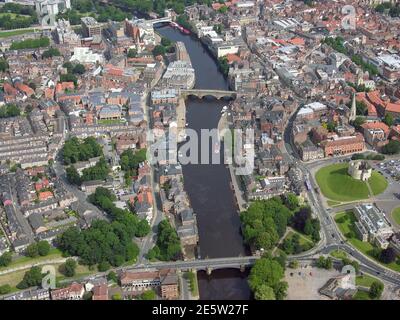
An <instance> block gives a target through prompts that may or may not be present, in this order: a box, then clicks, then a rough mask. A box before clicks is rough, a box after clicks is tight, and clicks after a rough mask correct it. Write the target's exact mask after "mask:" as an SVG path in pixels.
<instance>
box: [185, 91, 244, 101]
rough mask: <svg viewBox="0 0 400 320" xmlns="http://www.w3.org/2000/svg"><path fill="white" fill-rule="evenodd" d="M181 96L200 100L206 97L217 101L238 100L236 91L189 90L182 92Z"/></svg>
mask: <svg viewBox="0 0 400 320" xmlns="http://www.w3.org/2000/svg"><path fill="white" fill-rule="evenodd" d="M181 95H182V96H183V97H185V98H187V97H189V96H194V97H197V98H199V99H202V98H204V97H214V98H216V99H222V98H225V99H236V96H237V94H236V92H235V91H227V90H213V89H187V90H184V89H182V90H181Z"/></svg>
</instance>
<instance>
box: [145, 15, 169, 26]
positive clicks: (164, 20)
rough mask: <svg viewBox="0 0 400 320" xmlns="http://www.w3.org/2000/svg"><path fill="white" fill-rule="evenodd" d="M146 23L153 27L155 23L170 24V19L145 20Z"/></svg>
mask: <svg viewBox="0 0 400 320" xmlns="http://www.w3.org/2000/svg"><path fill="white" fill-rule="evenodd" d="M146 22H149V23H151V24H153V25H155V24H157V23H167V22H172V18H171V17H164V18H159V19H153V20H147V21H146Z"/></svg>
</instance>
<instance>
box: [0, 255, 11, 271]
mask: <svg viewBox="0 0 400 320" xmlns="http://www.w3.org/2000/svg"><path fill="white" fill-rule="evenodd" d="M11 261H12V253H11V252H4V253H3V254H2V255H1V256H0V267H7V266H9V265H10V263H11Z"/></svg>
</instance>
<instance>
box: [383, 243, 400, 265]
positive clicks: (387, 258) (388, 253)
mask: <svg viewBox="0 0 400 320" xmlns="http://www.w3.org/2000/svg"><path fill="white" fill-rule="evenodd" d="M379 260H380V261H382V262H383V263H386V264H388V263H392V262H394V261H395V260H396V251H394V249H393V248H391V247H389V248H386V249H383V250H382V251H381V254H380V256H379Z"/></svg>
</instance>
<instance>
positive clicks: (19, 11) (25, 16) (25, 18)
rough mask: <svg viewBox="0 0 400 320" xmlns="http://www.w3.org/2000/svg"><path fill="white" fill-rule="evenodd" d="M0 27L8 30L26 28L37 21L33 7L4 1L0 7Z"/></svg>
mask: <svg viewBox="0 0 400 320" xmlns="http://www.w3.org/2000/svg"><path fill="white" fill-rule="evenodd" d="M0 14H1V19H0V28H3V29H6V30H10V29H19V28H27V27H30V26H31V25H33V24H36V23H38V18H37V14H36V11H35V9H34V7H32V6H23V5H20V4H17V3H5V4H4V5H3V6H2V7H1V8H0Z"/></svg>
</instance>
